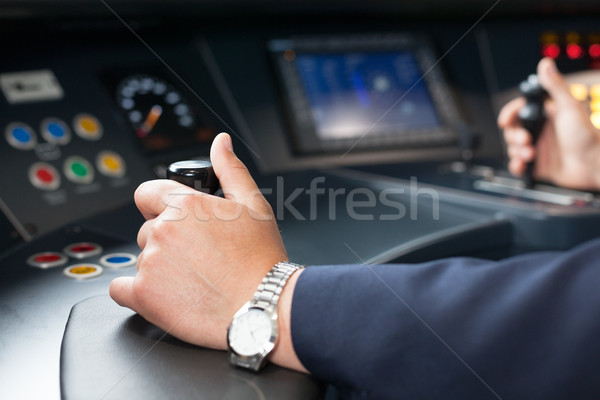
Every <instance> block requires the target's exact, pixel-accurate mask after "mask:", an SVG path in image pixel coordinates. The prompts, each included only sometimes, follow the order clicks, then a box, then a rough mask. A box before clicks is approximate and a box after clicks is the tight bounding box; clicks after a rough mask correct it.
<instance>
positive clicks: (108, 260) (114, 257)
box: [100, 253, 137, 268]
mask: <svg viewBox="0 0 600 400" xmlns="http://www.w3.org/2000/svg"><path fill="white" fill-rule="evenodd" d="M136 262H137V257H136V256H134V255H133V254H129V253H113V254H107V255H105V256H104V257H102V258H101V259H100V264H101V265H103V266H105V267H109V268H125V267H129V266H132V265H135V263H136Z"/></svg>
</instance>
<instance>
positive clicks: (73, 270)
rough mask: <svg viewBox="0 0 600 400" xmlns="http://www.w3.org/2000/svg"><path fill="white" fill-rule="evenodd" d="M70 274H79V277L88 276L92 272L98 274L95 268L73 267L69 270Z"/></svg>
mask: <svg viewBox="0 0 600 400" xmlns="http://www.w3.org/2000/svg"><path fill="white" fill-rule="evenodd" d="M69 272H70V273H72V274H77V275H87V274H91V273H92V272H96V268H94V267H89V266H87V267H73V268H71V269H70V270H69Z"/></svg>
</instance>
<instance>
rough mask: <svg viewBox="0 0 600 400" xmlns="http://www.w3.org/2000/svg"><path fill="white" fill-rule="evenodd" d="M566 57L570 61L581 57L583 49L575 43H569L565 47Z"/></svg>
mask: <svg viewBox="0 0 600 400" xmlns="http://www.w3.org/2000/svg"><path fill="white" fill-rule="evenodd" d="M567 57H569V58H570V59H571V60H576V59H578V58H581V57H583V48H582V47H581V46H580V45H578V44H577V43H569V44H568V45H567Z"/></svg>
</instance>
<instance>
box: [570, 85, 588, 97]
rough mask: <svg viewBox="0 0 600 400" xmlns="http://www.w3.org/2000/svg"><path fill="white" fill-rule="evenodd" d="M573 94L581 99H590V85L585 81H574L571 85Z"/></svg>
mask: <svg viewBox="0 0 600 400" xmlns="http://www.w3.org/2000/svg"><path fill="white" fill-rule="evenodd" d="M569 89H570V90H571V95H573V97H575V98H576V99H577V100H579V101H587V99H588V93H589V91H588V87H587V85H584V84H583V83H572V84H571V86H570V87H569Z"/></svg>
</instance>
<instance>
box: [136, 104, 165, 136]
mask: <svg viewBox="0 0 600 400" xmlns="http://www.w3.org/2000/svg"><path fill="white" fill-rule="evenodd" d="M162 112H163V109H162V107H161V106H159V105H155V106H152V108H151V109H150V112H149V113H148V116H147V117H146V120H145V121H144V123H143V124H142V126H141V127H140V128H139V129H138V130H137V135H138V137H139V138H143V137H146V136H148V134H149V133H150V131H152V129H153V128H154V125H156V123H157V122H158V119H159V118H160V116H161V115H162Z"/></svg>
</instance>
